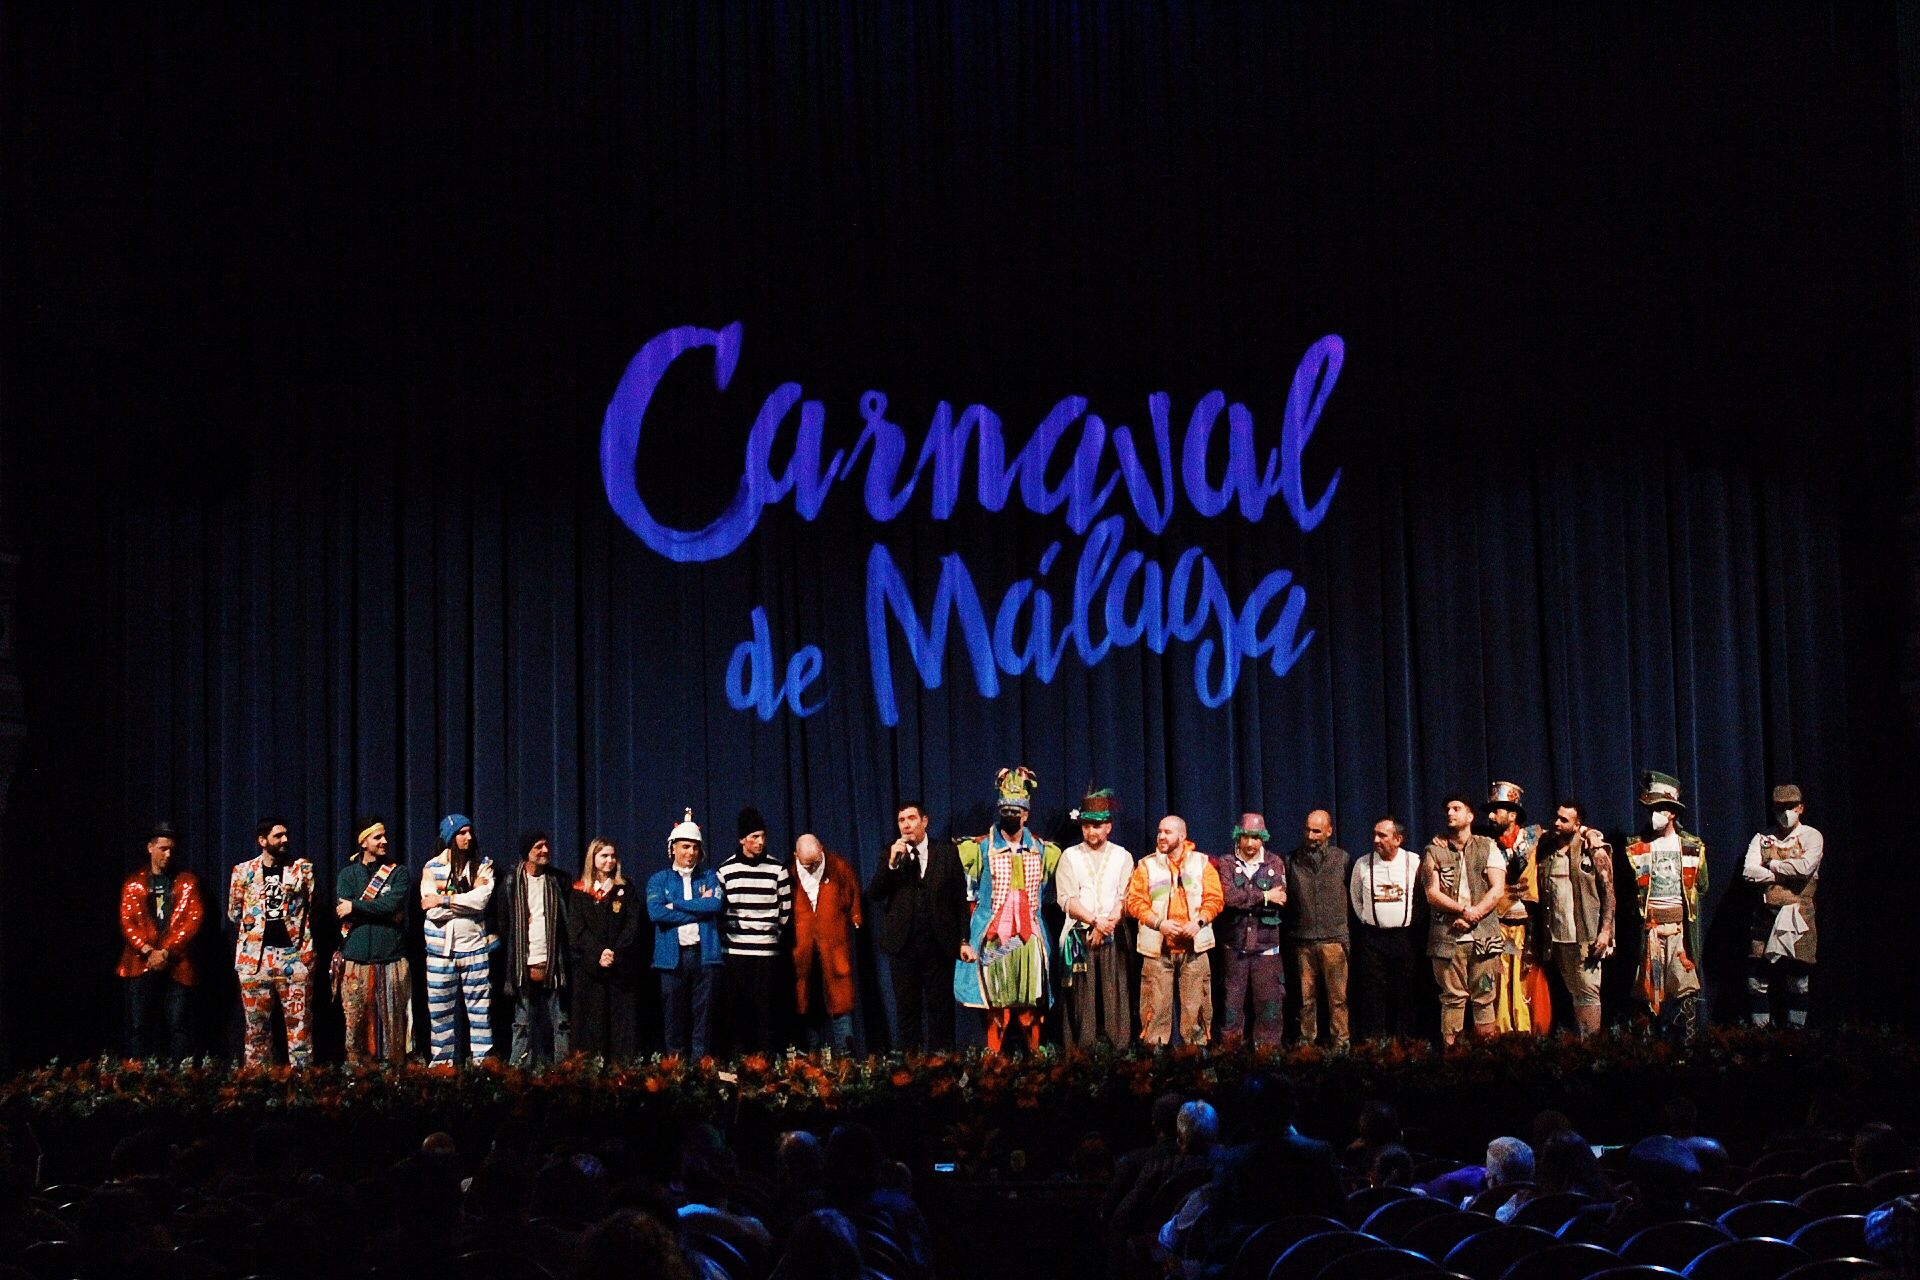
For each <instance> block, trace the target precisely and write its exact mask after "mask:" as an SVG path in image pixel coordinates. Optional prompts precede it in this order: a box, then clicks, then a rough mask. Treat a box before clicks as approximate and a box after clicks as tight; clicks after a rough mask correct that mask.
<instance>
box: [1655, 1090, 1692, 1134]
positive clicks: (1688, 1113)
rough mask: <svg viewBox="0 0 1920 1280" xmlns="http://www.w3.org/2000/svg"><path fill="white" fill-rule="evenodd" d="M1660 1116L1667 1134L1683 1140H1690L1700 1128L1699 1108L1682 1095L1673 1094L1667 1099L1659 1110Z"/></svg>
mask: <svg viewBox="0 0 1920 1280" xmlns="http://www.w3.org/2000/svg"><path fill="white" fill-rule="evenodd" d="M1660 1116H1661V1119H1662V1120H1663V1121H1664V1123H1665V1124H1666V1127H1667V1132H1668V1133H1670V1134H1672V1135H1673V1136H1674V1137H1676V1138H1680V1139H1683V1140H1684V1139H1687V1138H1691V1137H1692V1136H1693V1135H1694V1132H1695V1131H1696V1130H1697V1129H1698V1128H1699V1127H1700V1108H1699V1107H1697V1106H1695V1105H1694V1102H1693V1099H1692V1098H1689V1097H1685V1096H1684V1095H1680V1094H1675V1095H1674V1096H1673V1097H1671V1098H1668V1099H1667V1101H1666V1105H1664V1106H1663V1107H1661V1108H1660Z"/></svg>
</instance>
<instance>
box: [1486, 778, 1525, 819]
mask: <svg viewBox="0 0 1920 1280" xmlns="http://www.w3.org/2000/svg"><path fill="white" fill-rule="evenodd" d="M1526 796H1527V793H1526V791H1525V790H1524V789H1522V787H1521V786H1520V784H1519V783H1517V782H1496V783H1494V784H1493V785H1492V786H1491V787H1489V788H1488V789H1487V808H1489V809H1519V810H1521V811H1522V812H1524V811H1525V810H1526V807H1527V805H1526Z"/></svg>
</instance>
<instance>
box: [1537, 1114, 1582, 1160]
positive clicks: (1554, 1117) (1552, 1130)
mask: <svg viewBox="0 0 1920 1280" xmlns="http://www.w3.org/2000/svg"><path fill="white" fill-rule="evenodd" d="M1572 1128H1573V1121H1571V1120H1569V1119H1567V1115H1566V1112H1564V1111H1541V1112H1537V1113H1535V1115H1534V1117H1533V1152H1534V1155H1535V1156H1536V1157H1537V1156H1539V1155H1540V1153H1541V1152H1542V1151H1543V1150H1544V1149H1545V1148H1546V1145H1547V1139H1548V1138H1551V1137H1552V1136H1553V1135H1554V1134H1556V1133H1566V1132H1568V1131H1569V1130H1571V1129H1572Z"/></svg>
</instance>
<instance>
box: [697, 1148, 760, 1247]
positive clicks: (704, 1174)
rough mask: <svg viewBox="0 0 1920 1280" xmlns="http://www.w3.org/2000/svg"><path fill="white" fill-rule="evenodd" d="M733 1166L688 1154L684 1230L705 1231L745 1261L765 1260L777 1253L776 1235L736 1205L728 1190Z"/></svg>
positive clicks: (710, 1158) (717, 1160)
mask: <svg viewBox="0 0 1920 1280" xmlns="http://www.w3.org/2000/svg"><path fill="white" fill-rule="evenodd" d="M731 1172H732V1168H731V1165H730V1164H728V1163H727V1162H726V1161H725V1160H724V1159H723V1158H715V1157H714V1156H713V1155H712V1154H711V1153H709V1154H704V1155H703V1154H700V1153H697V1152H693V1151H690V1152H688V1153H687V1154H686V1156H685V1158H684V1160H683V1162H682V1164H681V1169H680V1186H681V1189H682V1191H684V1192H685V1194H686V1198H687V1202H686V1203H685V1204H683V1205H681V1206H680V1211H679V1214H678V1215H677V1216H678V1217H679V1219H680V1229H681V1230H682V1231H701V1232H705V1233H706V1234H707V1235H710V1236H717V1237H719V1238H720V1239H722V1240H725V1241H726V1242H727V1243H728V1244H730V1245H732V1246H733V1247H734V1248H735V1249H738V1250H739V1251H740V1253H741V1255H742V1256H743V1257H747V1258H765V1257H768V1256H769V1255H770V1254H771V1253H772V1251H773V1233H772V1232H771V1231H769V1230H767V1224H766V1223H764V1222H762V1221H760V1219H758V1218H756V1217H754V1216H753V1215H752V1214H750V1213H743V1212H741V1210H740V1209H739V1208H738V1206H736V1205H735V1204H734V1203H733V1196H732V1193H731V1191H730V1190H729V1188H728V1180H729V1178H728V1176H729V1174H730V1173H731Z"/></svg>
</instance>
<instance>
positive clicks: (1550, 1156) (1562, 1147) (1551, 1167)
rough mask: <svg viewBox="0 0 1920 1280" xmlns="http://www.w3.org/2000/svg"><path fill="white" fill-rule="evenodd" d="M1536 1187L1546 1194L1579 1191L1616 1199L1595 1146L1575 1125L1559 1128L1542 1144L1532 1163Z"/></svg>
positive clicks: (1540, 1192) (1597, 1198)
mask: <svg viewBox="0 0 1920 1280" xmlns="http://www.w3.org/2000/svg"><path fill="white" fill-rule="evenodd" d="M1555 1114H1557V1113H1555ZM1563 1118H1564V1117H1563ZM1533 1189H1534V1191H1535V1193H1536V1194H1538V1195H1543V1196H1548V1195H1554V1194H1557V1193H1559V1192H1562V1191H1577V1192H1579V1193H1580V1194H1581V1195H1584V1196H1592V1197H1593V1198H1594V1199H1595V1200H1611V1199H1613V1184H1612V1183H1610V1182H1608V1181H1607V1175H1606V1173H1605V1172H1604V1171H1602V1169H1601V1168H1600V1161H1599V1159H1598V1158H1597V1157H1596V1156H1595V1155H1594V1154H1593V1148H1592V1147H1590V1146H1588V1145H1587V1140H1586V1139H1585V1138H1583V1137H1581V1136H1580V1135H1579V1134H1577V1133H1575V1132H1574V1131H1573V1130H1572V1129H1561V1130H1558V1131H1557V1132H1555V1133H1552V1134H1550V1135H1549V1136H1548V1137H1547V1140H1546V1141H1545V1142H1543V1143H1541V1144H1540V1149H1539V1152H1538V1154H1537V1156H1536V1158H1535V1160H1534V1164H1533Z"/></svg>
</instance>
